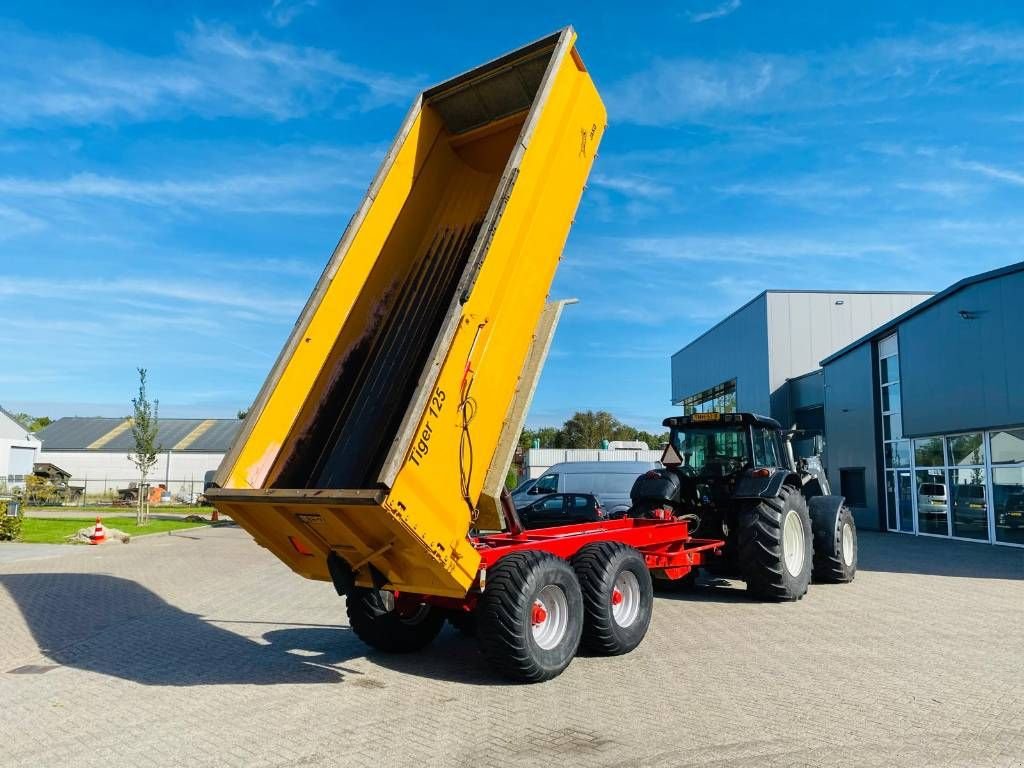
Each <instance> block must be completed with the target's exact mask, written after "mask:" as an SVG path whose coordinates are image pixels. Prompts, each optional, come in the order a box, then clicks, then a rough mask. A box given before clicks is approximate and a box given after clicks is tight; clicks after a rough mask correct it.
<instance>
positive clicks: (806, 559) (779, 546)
mask: <svg viewBox="0 0 1024 768" xmlns="http://www.w3.org/2000/svg"><path fill="white" fill-rule="evenodd" d="M737 543H738V551H737V555H738V557H737V561H738V565H739V567H740V571H741V573H742V574H743V579H744V581H746V582H747V589H748V590H749V591H750V592H751V593H753V594H755V595H757V596H758V597H761V598H764V599H766V600H799V599H800V598H801V597H803V596H804V595H805V594H806V593H807V586H808V584H810V582H811V568H812V560H813V549H812V538H811V517H810V514H809V512H808V510H807V501H806V499H804V497H803V495H801V493H800V492H799V491H798V490H797V489H796V488H794V487H793V486H791V485H784V486H782V490H781V491H780V493H779V495H778V496H777V497H776V498H773V499H761V500H760V501H759V502H758V503H757V504H754V505H753V506H751V507H748V508H747V509H745V510H744V511H743V512H742V513H741V514H740V519H739V535H738V536H737Z"/></svg>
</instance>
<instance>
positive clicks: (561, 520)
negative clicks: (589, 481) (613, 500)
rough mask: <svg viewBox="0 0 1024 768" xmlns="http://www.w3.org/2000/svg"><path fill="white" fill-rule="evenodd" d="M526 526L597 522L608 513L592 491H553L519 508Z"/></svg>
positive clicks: (545, 526) (544, 526)
mask: <svg viewBox="0 0 1024 768" xmlns="http://www.w3.org/2000/svg"><path fill="white" fill-rule="evenodd" d="M518 512H519V520H520V522H522V524H523V526H524V527H525V528H550V527H552V526H555V525H572V524H573V523H596V522H599V521H601V520H607V519H608V513H607V512H605V510H604V509H603V508H602V507H601V502H600V500H599V499H598V498H597V496H594V495H593V494H592V493H551V494H548V495H547V496H543V497H541V498H539V499H537V500H536V501H534V502H533V503H531V504H527V505H526V506H525V507H523V508H522V509H520V510H518Z"/></svg>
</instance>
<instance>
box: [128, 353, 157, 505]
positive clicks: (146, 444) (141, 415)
mask: <svg viewBox="0 0 1024 768" xmlns="http://www.w3.org/2000/svg"><path fill="white" fill-rule="evenodd" d="M138 371H139V394H138V395H137V396H136V397H133V398H132V438H133V439H134V440H135V451H134V452H133V453H129V454H128V458H129V460H131V462H132V464H134V465H135V466H136V468H137V469H138V470H139V503H138V507H137V508H136V510H135V521H136V524H137V525H146V524H147V523H148V522H149V485H148V483H147V480H148V478H149V473H150V472H151V471H152V469H153V467H154V466H155V465H156V461H157V454H158V453H159V452H160V446H159V445H157V442H156V437H157V430H158V428H159V411H160V401H159V400H154V401H153V402H150V401H149V398H148V397H147V395H146V369H145V368H139V369H138Z"/></svg>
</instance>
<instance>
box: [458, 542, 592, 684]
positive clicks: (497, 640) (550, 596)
mask: <svg viewBox="0 0 1024 768" xmlns="http://www.w3.org/2000/svg"><path fill="white" fill-rule="evenodd" d="M582 632H583V596H582V595H581V593H580V584H579V581H578V580H577V579H576V574H575V573H574V572H573V569H572V566H570V565H569V563H567V562H566V561H565V560H562V559H561V558H559V557H555V556H554V555H552V554H550V553H548V552H538V551H527V552H513V553H512V554H510V555H506V556H505V557H503V558H502V559H501V560H499V561H498V562H497V564H496V565H494V566H493V567H492V568H491V569H490V570H489V571H488V574H487V589H486V590H484V593H483V594H482V595H481V597H480V603H479V604H478V606H477V640H478V641H479V643H480V650H481V652H482V653H483V655H484V657H485V658H486V659H487V661H488V662H490V664H491V665H492V666H493V667H494V668H495V669H496V670H498V672H500V673H501V674H502V675H504V676H505V677H507V678H509V679H511V680H515V681H517V682H524V683H539V682H541V681H543V680H550V679H551V678H553V677H557V676H558V675H560V674H561V673H562V672H563V671H564V670H565V668H566V667H567V666H569V663H570V662H571V661H572V659H573V657H574V656H575V655H576V651H577V650H578V649H579V645H580V636H581V635H582Z"/></svg>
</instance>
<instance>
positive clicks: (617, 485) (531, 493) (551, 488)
mask: <svg viewBox="0 0 1024 768" xmlns="http://www.w3.org/2000/svg"><path fill="white" fill-rule="evenodd" d="M660 466H661V464H660V463H658V462H656V461H566V462H562V463H561V464H555V465H554V466H552V467H551V468H550V469H548V471H547V472H545V473H544V474H543V475H541V476H540V477H539V478H537V482H536V483H535V484H534V486H533V487H532V488H530V489H529V490H528V491H527V492H526V493H525V494H520V495H519V496H518V497H517V496H516V495H515V494H513V495H512V503H513V504H515V505H516V509H519V508H521V507H525V506H527V505H528V504H532V503H533V501H534V500H535V499H536V498H537V497H538V496H545V495H547V494H549V493H589V494H593V495H595V496H597V497H598V498H600V499H601V503H602V504H603V505H604V507H605V509H607V510H608V514H609V515H610V516H611V517H617V516H621V515H623V514H625V513H626V512H628V511H629V507H630V504H631V503H632V502H631V501H630V499H629V491H630V489H632V487H633V482H634V481H635V480H636V479H637V478H638V477H640V475H642V474H643V473H644V472H647V471H649V470H652V469H657V468H659V467H660ZM517 490H518V489H517Z"/></svg>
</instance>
